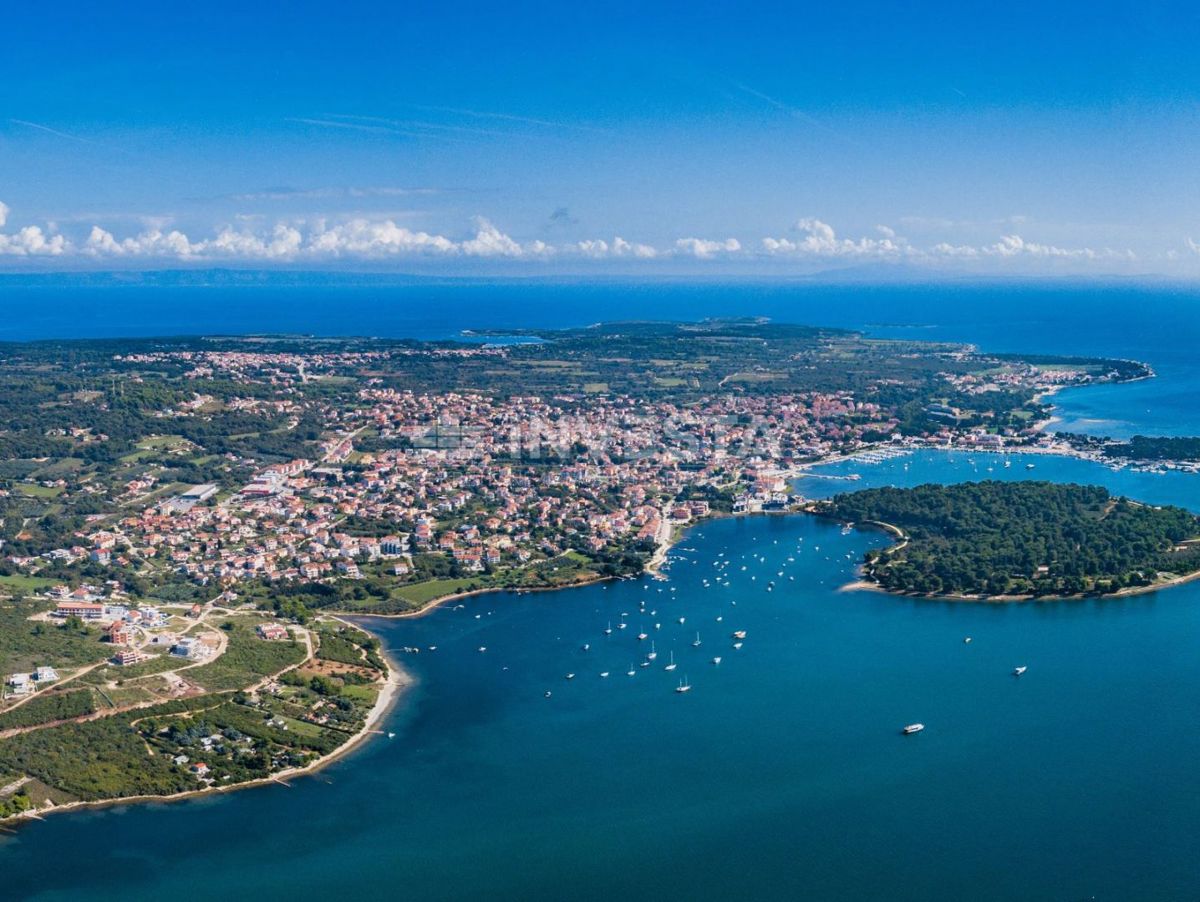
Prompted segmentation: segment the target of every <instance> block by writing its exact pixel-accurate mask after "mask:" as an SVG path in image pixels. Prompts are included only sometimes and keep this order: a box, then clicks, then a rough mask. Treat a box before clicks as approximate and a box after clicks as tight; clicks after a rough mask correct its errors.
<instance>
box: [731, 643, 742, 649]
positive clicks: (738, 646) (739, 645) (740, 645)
mask: <svg viewBox="0 0 1200 902" xmlns="http://www.w3.org/2000/svg"><path fill="white" fill-rule="evenodd" d="M733 647H734V648H741V647H742V643H741V642H734V643H733Z"/></svg>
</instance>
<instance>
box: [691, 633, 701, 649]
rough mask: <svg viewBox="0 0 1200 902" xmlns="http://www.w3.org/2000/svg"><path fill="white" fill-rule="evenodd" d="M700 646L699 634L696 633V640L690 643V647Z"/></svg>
mask: <svg viewBox="0 0 1200 902" xmlns="http://www.w3.org/2000/svg"><path fill="white" fill-rule="evenodd" d="M699 647H700V634H699V633H696V641H695V642H693V643H692V648H699Z"/></svg>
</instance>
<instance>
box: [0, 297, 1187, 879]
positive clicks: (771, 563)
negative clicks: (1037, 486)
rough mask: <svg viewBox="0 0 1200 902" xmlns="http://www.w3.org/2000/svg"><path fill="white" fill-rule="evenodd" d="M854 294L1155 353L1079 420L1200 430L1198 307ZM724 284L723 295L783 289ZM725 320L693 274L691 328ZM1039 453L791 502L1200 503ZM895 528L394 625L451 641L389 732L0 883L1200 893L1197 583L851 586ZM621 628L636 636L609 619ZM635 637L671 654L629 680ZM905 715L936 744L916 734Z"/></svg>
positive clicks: (1178, 488)
mask: <svg viewBox="0 0 1200 902" xmlns="http://www.w3.org/2000/svg"><path fill="white" fill-rule="evenodd" d="M507 290H508V289H505V291H507ZM1039 290H1041V289H1039ZM686 291H687V288H686V287H677V288H672V289H671V292H677V294H670V299H671V303H673V304H674V303H677V302H678V303H682V302H681V301H680V300H679V299H680V298H681V297H683V296H684V294H686ZM858 291H860V296H859V301H860V303H859V306H858V308H857V311H856V312H855V313H854V314H853V315H857V316H859V318H860V320H861V324H862V325H868V324H870V323H873V324H874V325H870V326H869V327H870V328H871V330H872V331H873V332H875V333H876V334H910V335H914V336H917V337H929V338H948V339H949V338H953V339H956V340H969V341H976V342H978V343H980V344H981V345H983V346H984V347H989V348H995V349H998V350H1013V351H1020V350H1030V351H1032V350H1041V351H1058V352H1064V353H1086V354H1093V353H1108V354H1120V356H1126V357H1138V358H1140V359H1147V360H1149V361H1150V362H1151V363H1153V364H1154V366H1155V368H1156V370H1157V371H1158V372H1159V374H1160V375H1159V378H1157V379H1154V380H1148V381H1146V382H1143V383H1138V384H1137V385H1130V386H1121V387H1114V388H1111V389H1103V388H1102V389H1095V390H1088V391H1081V392H1076V393H1072V395H1071V396H1068V397H1064V398H1063V399H1062V405H1061V406H1062V408H1063V409H1062V415H1063V417H1064V420H1068V421H1069V422H1071V423H1072V424H1076V425H1081V426H1086V425H1088V424H1089V423H1092V424H1099V425H1100V426H1101V427H1104V428H1098V429H1097V430H1096V431H1101V432H1104V431H1112V429H1111V428H1109V427H1111V425H1112V424H1120V425H1121V428H1122V430H1123V431H1125V432H1127V433H1128V432H1133V431H1145V432H1154V433H1159V432H1164V431H1171V432H1176V433H1191V434H1200V406H1198V405H1197V404H1196V394H1195V389H1196V386H1197V384H1198V383H1197V364H1195V363H1194V362H1193V360H1192V357H1193V351H1192V349H1193V347H1194V346H1195V341H1194V339H1195V337H1196V335H1197V331H1198V329H1197V326H1198V325H1200V318H1197V316H1196V314H1195V313H1194V312H1193V307H1192V302H1193V301H1194V299H1192V298H1188V297H1182V296H1177V295H1174V294H1171V293H1169V292H1163V293H1160V294H1156V293H1154V292H1153V291H1150V290H1148V289H1139V291H1140V292H1142V293H1141V294H1140V295H1139V296H1138V297H1139V300H1138V302H1137V303H1132V302H1131V300H1130V296H1129V295H1128V293H1126V289H1119V290H1118V289H1113V291H1114V292H1115V293H1109V294H1105V292H1103V291H1098V292H1085V291H1084V289H1081V288H1075V289H1069V290H1068V289H1061V290H1059V291H1058V295H1059V296H1058V298H1057V301H1056V302H1055V305H1054V306H1047V305H1048V301H1047V298H1048V297H1049V295H1046V294H1042V295H1039V296H1038V297H1035V298H1029V297H1024V296H1023V295H1022V293H1021V292H1020V291H1016V292H1014V295H1016V296H1018V300H1013V299H1012V298H1008V299H1007V300H1006V297H1005V293H1004V291H1003V290H1002V289H999V288H988V289H983V288H980V289H975V290H974V291H975V293H974V294H971V293H970V292H967V293H966V295H965V298H966V300H968V301H970V302H971V303H972V304H974V305H975V307H976V311H977V315H976V318H975V319H972V318H971V312H970V310H967V309H964V308H963V307H962V306H961V303H952V302H951V301H949V300H947V299H946V298H945V297H944V296H941V295H937V296H933V295H930V296H928V297H926V298H925V302H924V305H923V306H922V305H921V303H920V296H919V294H918V293H916V291H915V289H906V291H910V292H911V293H910V294H909V295H906V298H907V301H906V306H905V305H902V306H901V308H900V309H902V310H903V311H904V317H905V319H906V321H905V322H901V321H900V319H899V318H898V315H897V314H896V310H895V309H893V310H892V313H891V317H890V318H889V319H887V320H886V321H885V320H884V319H883V318H882V313H883V312H884V311H883V310H882V309H877V308H883V307H885V306H886V305H885V304H884V303H883V302H882V301H881V300H880V299H879V297H878V296H877V293H878V292H881V291H883V289H858ZM1045 291H1049V289H1046V290H1045ZM837 293H838V297H837V299H836V300H837V303H833V302H830V301H828V299H827V300H826V302H823V303H827V304H828V307H827V309H825V310H819V309H816V308H815V307H811V305H810V306H803V305H801V304H800V302H799V301H796V306H795V307H794V310H795V315H793V316H789V317H786V318H791V319H796V320H800V321H808V322H826V323H833V324H835V325H843V324H850V322H849V320H850V319H852V314H851V313H850V312H849V311H850V310H851V309H852V305H853V303H854V298H855V295H854V290H851V289H847V288H839V289H837ZM585 294H586V292H585ZM572 296H574V295H572ZM574 297H578V296H574ZM725 297H726V306H727V308H728V309H726V310H725V311H724V312H726V313H728V314H744V313H754V312H762V310H761V307H762V306H764V305H767V304H768V303H777V304H779V305H783V304H784V301H783V300H780V297H779V296H775V295H772V294H771V293H770V292H767V293H766V294H761V295H760V294H755V293H754V292H749V293H747V294H742V295H739V294H736V293H735V294H732V295H731V294H729V293H726V295H725ZM731 298H732V300H731ZM772 298H773V300H772ZM1021 298H1024V299H1023V300H1022V299H1021ZM793 300H794V299H793ZM892 300H893V302H894V301H895V296H894V295H893V296H892ZM963 300H964V297H959V298H958V301H959V302H962V301H963ZM809 302H811V304H812V305H817V306H820V305H819V304H817V301H816V300H815V299H814V298H812V297H810V298H808V300H807V301H805V303H806V304H808V303H809ZM716 305H717V296H716V294H713V295H709V294H707V293H701V296H700V297H698V298H697V299H695V300H694V303H693V307H694V309H695V311H696V313H695V315H709V314H711V313H712V312H714V310H713V309H712V308H715V307H716ZM1006 305H1007V306H1006ZM892 306H893V308H895V304H894V303H893V304H892ZM668 307H669V305H668ZM672 309H676V308H674V307H670V309H665V310H664V314H665V313H669V312H670V310H672ZM1148 310H1149V311H1154V313H1155V315H1154V316H1149V315H1148V314H1147V311H1148ZM1087 311H1092V313H1090V314H1087V315H1085V313H1087ZM767 312H770V311H767ZM822 312H824V313H828V314H829V315H828V316H820V315H818V314H820V313H822ZM835 314H836V316H835ZM876 314H878V315H876ZM642 315H648V313H647V311H643V314H642ZM1006 317H1007V318H1006ZM588 318H590V319H597V318H599V315H598V314H597V313H596V311H595V310H592V311H591V312H590V316H589V317H588ZM781 318H782V317H781ZM885 322H886V323H887V325H883V323H885ZM512 324H513V323H508V325H512ZM450 325H454V326H455V327H458V328H461V326H460V325H458V324H457V323H452V324H450ZM247 328H249V327H247ZM447 328H448V329H449V325H448V326H447ZM1147 409H1149V413H1146V412H1145V411H1146V410H1147ZM1028 460H1029V462H1033V463H1035V465H1036V467H1035V469H1033V470H1027V469H1026V468H1025V463H1026V459H1025V458H1022V457H1014V458H1013V465H1012V467H1011V468H1010V469H1005V468H1003V466H1002V461H1001V459H1000V458H999V457H997V456H994V455H986V454H980V455H970V456H969V455H967V454H965V453H956V454H946V453H942V452H921V453H918V454H914V455H910V456H906V457H900V458H896V459H894V460H890V461H887V462H885V463H882V464H878V465H865V464H862V463H853V462H850V463H839V464H836V465H831V466H828V467H825V468H821V469H820V470H818V471H817V474H816V475H815V476H814V477H810V478H806V479H803V480H801V483H800V488H801V490H802V491H804V492H805V493H807V494H810V495H822V494H829V493H833V492H836V491H840V490H844V489H846V488H850V487H854V488H858V487H866V486H869V485H884V484H897V485H906V484H917V483H921V482H928V481H948V480H967V479H979V478H1005V479H1026V478H1037V479H1053V480H1063V481H1077V482H1095V483H1102V484H1105V485H1107V486H1109V487H1110V488H1111V489H1113V490H1114V491H1117V492H1121V493H1124V494H1129V495H1131V496H1133V497H1136V498H1140V499H1143V500H1146V501H1151V502H1171V503H1175V504H1182V505H1185V506H1187V507H1189V508H1192V509H1194V510H1198V511H1200V477H1195V476H1187V475H1181V474H1167V475H1155V474H1149V473H1135V472H1131V471H1120V472H1114V471H1111V470H1108V469H1106V468H1104V467H1101V466H1099V465H1096V464H1091V463H1087V462H1082V461H1077V460H1072V459H1063V458H1047V457H1043V456H1038V457H1036V458H1034V457H1031V458H1029V459H1028ZM989 467H990V468H991V469H990V471H989ZM850 473H859V474H860V475H861V479H860V480H859V481H857V482H853V483H850V482H845V481H842V480H840V479H830V478H822V477H828V476H834V477H838V476H845V475H848V474H850ZM884 541H885V540H884V538H883V537H882V536H880V535H878V534H875V533H863V532H850V533H848V534H845V535H843V534H842V531H841V530H840V529H839V528H838V527H836V526H834V525H831V524H827V523H823V522H820V521H817V520H815V519H812V518H808V517H804V516H761V517H753V518H738V519H726V520H718V521H713V522H710V523H706V524H702V525H701V526H699V527H697V528H696V529H695V530H693V531H692V532H691V533H689V534H688V536H687V537H686V538H685V539H684V541H683V542H681V543H680V545H679V546H677V547H676V549H675V550H674V552H673V553H672V555H671V560H670V566H669V567H668V569H667V571H666V573H667V579H666V580H662V581H659V580H653V579H640V580H630V581H625V582H620V583H613V584H609V585H604V586H591V587H587V588H582V589H577V590H571V591H566V592H560V593H550V594H532V595H524V596H515V595H490V596H480V597H476V598H474V599H470V600H466V601H465V602H464V603H463V605H462V606H461V607H456V608H449V607H447V608H444V609H441V610H439V611H438V612H436V613H434V614H433V615H431V616H429V617H426V618H423V619H420V620H415V621H384V620H374V621H371V622H370V625H371V627H372V628H373V629H375V630H376V631H377V632H378V633H379V635H380V636H381V637H382V638H383V639H384V641H385V642H386V643H387V644H388V646H389V647H391V648H392V649H393V650H398V649H400V648H402V647H404V646H419V647H421V648H423V649H428V648H429V647H430V646H436V650H435V651H428V650H426V651H423V652H422V653H421V654H418V655H405V656H402V658H401V660H402V662H403V664H404V666H405V667H406V668H408V669H409V670H410V671H411V673H412V674H413V676H414V678H415V680H416V683H415V686H414V687H413V689H412V690H411V691H410V692H408V693H407V694H406V695H405V696H404V698H403V700H402V701H401V702H400V703H399V704H398V705H397V706H396V708H395V710H394V711H393V712H392V714H391V715H390V716H389V718H388V721H387V723H386V724H385V726H384V728H385V729H386V730H390V731H393V732H394V733H395V734H396V735H395V737H394V738H391V739H388V738H386V737H382V736H381V737H376V738H373V739H372V740H370V741H369V742H368V743H367V744H366V745H365V746H363V747H362V748H361V749H360V750H359V751H357V752H355V753H353V754H352V755H350V756H348V757H347V758H345V759H343V760H340V761H338V762H336V763H334V764H333V765H331V766H330V767H329V768H327V769H325V770H323V771H321V772H320V773H318V774H316V775H314V776H311V777H307V778H302V779H298V780H294V781H292V785H291V786H290V788H289V787H283V786H278V787H276V786H272V787H268V788H262V789H255V790H249V791H245V792H238V793H232V794H229V795H226V796H223V797H219V798H211V799H204V800H200V801H193V802H186V803H181V804H155V805H138V806H131V807H118V808H109V809H103V810H95V811H87V812H82V813H76V814H72V815H68V816H59V817H50V818H47V819H46V820H44V821H42V822H39V823H34V824H30V825H28V826H23V827H21V828H20V829H19V830H17V831H16V832H15V833H14V834H12V835H8V836H0V897H2V898H6V899H7V898H12V899H24V898H38V899H79V898H87V899H109V898H112V899H117V898H120V899H126V900H128V899H161V898H163V897H164V896H173V897H175V898H199V897H202V896H203V897H214V898H231V899H243V898H255V899H261V900H269V899H290V900H295V899H342V898H400V897H403V898H411V899H422V900H423V899H461V898H487V899H513V900H540V899H550V900H559V899H572V900H573V899H580V900H591V899H596V900H602V899H604V900H606V899H623V900H637V899H651V898H664V897H665V898H675V899H681V900H682V899H689V900H692V899H697V900H707V899H726V898H730V897H741V898H748V899H819V900H825V899H830V900H860V899H872V900H873V899H889V900H891V899H896V900H940V899H947V900H958V899H980V900H1018V899H1019V900H1067V902H1071V900H1080V899H1092V898H1095V899H1099V900H1104V899H1113V900H1130V899H1139V900H1140V899H1147V900H1158V899H1161V900H1175V899H1193V898H1198V897H1200V864H1198V863H1197V861H1198V859H1197V854H1196V853H1197V840H1196V837H1197V836H1200V770H1198V769H1197V767H1196V762H1197V761H1198V760H1200V702H1198V698H1200V696H1198V690H1200V654H1197V648H1198V646H1200V584H1197V583H1193V584H1188V585H1185V586H1181V587H1179V588H1176V589H1173V590H1170V591H1165V592H1159V593H1154V594H1148V595H1143V596H1136V597H1131V598H1124V599H1110V600H1105V601H1070V602H1054V603H1024V604H1009V605H980V604H969V603H961V602H959V603H953V602H931V601H921V600H915V599H899V598H894V597H891V596H886V595H882V594H878V593H873V592H845V591H840V588H841V587H842V586H843V585H844V584H845V583H846V582H847V581H849V580H851V579H852V578H853V572H854V567H855V563H856V561H857V559H858V558H859V557H860V556H861V554H862V552H863V551H864V550H865V549H866V548H868V547H871V546H873V545H877V544H881V543H883V542H884ZM723 562H728V564H725V565H723ZM718 576H719V577H720V578H719V579H718ZM706 580H707V583H708V584H707V585H706V583H705V581H706ZM726 581H727V582H728V583H729V584H730V585H728V586H726V585H724V583H725V582H726ZM770 581H774V586H773V588H772V590H771V591H768V590H767V586H768V583H769V582H770ZM643 601H644V602H645V613H640V611H641V609H642V602H643ZM651 612H653V613H651ZM622 613H625V614H627V615H628V617H627V619H628V622H629V623H630V624H631V625H630V627H629V628H628V629H625V630H618V629H614V632H613V634H612V635H611V636H606V635H605V634H604V628H605V626H606V625H607V624H608V623H609V622H611V623H612V624H613V626H614V628H615V627H616V625H617V624H618V623H619V622H620V620H621V615H622ZM681 617H682V618H684V620H685V622H684V623H682V624H681V623H680V622H679V619H680V618H681ZM718 618H720V620H718ZM655 624H661V628H660V629H655ZM643 627H644V628H645V630H646V632H648V633H649V634H650V636H651V638H652V640H653V641H654V643H655V647H656V650H657V652H658V658H657V660H656V661H655V662H654V666H652V667H649V668H641V667H637V666H635V667H634V668H633V669H634V676H632V677H630V676H627V675H626V672H627V671H628V670H629V669H630V665H631V663H635V662H637V661H639V660H640V659H641V657H642V656H643V655H644V652H645V646H646V645H647V644H648V642H649V641H650V640H647V642H638V640H637V639H636V634H637V633H638V632H639V628H643ZM736 629H744V630H746V631H747V637H746V640H745V643H744V646H743V647H742V648H741V649H734V648H733V647H732V639H731V633H732V631H733V630H736ZM697 632H699V634H700V639H701V642H702V644H701V646H700V647H699V648H695V647H693V645H692V642H693V641H694V639H695V637H696V633H697ZM966 636H971V637H972V638H973V641H972V642H971V643H970V644H969V645H968V644H964V643H963V641H962V640H963V638H964V637H966ZM585 644H587V645H589V646H590V648H589V649H588V650H586V651H585V650H583V645H585ZM480 646H485V647H486V648H487V651H486V652H483V653H481V652H479V651H478V650H477V649H478V648H479V647H480ZM672 653H673V654H674V656H675V660H676V661H677V662H678V663H679V668H678V670H677V671H676V672H675V673H668V672H665V671H664V670H663V669H662V665H663V664H664V663H665V662H666V660H667V659H668V657H669V655H670V654H672ZM717 655H719V656H721V658H722V662H721V664H720V665H719V666H715V665H713V664H712V663H711V659H712V658H713V656H717ZM1017 665H1027V666H1028V668H1029V670H1028V672H1027V673H1026V674H1025V675H1024V676H1023V677H1021V678H1020V679H1017V678H1014V677H1013V676H1012V675H1011V671H1012V668H1013V667H1014V666H1017ZM603 672H607V673H608V674H609V676H607V677H602V676H600V674H601V673H603ZM567 673H574V674H575V675H576V676H575V678H574V679H572V680H569V681H568V680H566V679H565V675H566V674H567ZM681 676H686V678H687V679H688V681H689V682H690V683H691V684H692V686H693V689H692V691H691V692H689V693H687V694H683V695H680V694H678V693H676V692H674V691H673V690H674V688H675V686H676V685H677V682H678V679H679V677H681ZM547 690H549V691H551V693H552V695H551V697H550V698H546V697H545V693H546V691H547ZM913 721H922V722H924V723H925V724H926V725H927V729H926V730H925V732H923V733H921V734H920V735H917V736H913V737H902V736H900V735H898V730H899V728H900V727H901V726H902V725H904V724H906V723H910V722H913Z"/></svg>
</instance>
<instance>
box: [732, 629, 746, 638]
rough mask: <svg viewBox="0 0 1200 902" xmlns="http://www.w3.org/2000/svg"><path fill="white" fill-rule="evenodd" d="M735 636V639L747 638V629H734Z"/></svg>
mask: <svg viewBox="0 0 1200 902" xmlns="http://www.w3.org/2000/svg"><path fill="white" fill-rule="evenodd" d="M733 638H735V639H745V638H746V631H745V630H734V631H733Z"/></svg>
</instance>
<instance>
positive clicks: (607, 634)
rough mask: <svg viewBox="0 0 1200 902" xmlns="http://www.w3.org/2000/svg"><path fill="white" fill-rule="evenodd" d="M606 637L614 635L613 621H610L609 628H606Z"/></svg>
mask: <svg viewBox="0 0 1200 902" xmlns="http://www.w3.org/2000/svg"><path fill="white" fill-rule="evenodd" d="M604 635H606V636H611V635H612V621H611V620H610V621H608V626H606V627H605V628H604Z"/></svg>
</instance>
